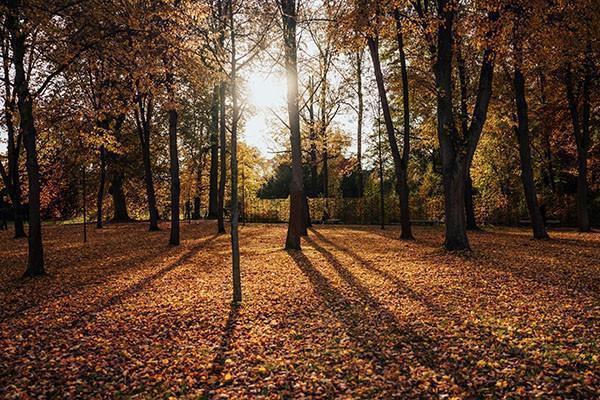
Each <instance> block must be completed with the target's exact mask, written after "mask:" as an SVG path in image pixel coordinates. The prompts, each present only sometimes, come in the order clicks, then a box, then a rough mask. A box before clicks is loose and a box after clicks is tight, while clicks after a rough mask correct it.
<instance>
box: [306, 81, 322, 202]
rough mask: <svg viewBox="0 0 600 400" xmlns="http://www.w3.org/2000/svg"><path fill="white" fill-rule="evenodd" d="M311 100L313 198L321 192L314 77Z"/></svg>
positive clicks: (311, 185)
mask: <svg viewBox="0 0 600 400" xmlns="http://www.w3.org/2000/svg"><path fill="white" fill-rule="evenodd" d="M308 85H309V88H308V90H309V99H308V117H309V124H310V126H309V127H308V129H309V131H308V140H309V142H310V152H309V155H310V190H309V192H310V193H311V194H312V196H317V195H318V194H319V192H320V190H319V189H318V186H319V172H318V170H317V164H318V160H317V131H316V129H315V101H314V95H315V93H314V82H313V78H312V76H311V77H310V79H309V83H308Z"/></svg>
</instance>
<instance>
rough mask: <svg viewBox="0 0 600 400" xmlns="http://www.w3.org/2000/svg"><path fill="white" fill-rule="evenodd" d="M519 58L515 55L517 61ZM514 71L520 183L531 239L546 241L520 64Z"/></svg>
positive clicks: (546, 235)
mask: <svg viewBox="0 0 600 400" xmlns="http://www.w3.org/2000/svg"><path fill="white" fill-rule="evenodd" d="M518 58H519V56H518V55H517V59H518ZM515 64H516V65H515V71H514V78H513V85H514V91H515V105H516V108H517V127H516V128H515V134H516V135H517V139H518V142H519V156H520V161H521V181H522V182H523V191H524V193H525V201H526V203H527V209H528V210H529V218H530V219H531V228H532V229H533V237H534V238H536V239H546V238H548V234H547V233H546V227H545V226H544V220H543V219H542V214H541V212H540V209H539V206H538V203H537V198H536V192H535V183H534V181H533V167H532V163H531V149H530V144H529V121H528V116H527V99H526V97H525V77H524V76H523V73H522V72H521V69H520V67H519V64H520V62H519V61H518V60H517V62H516V63H515Z"/></svg>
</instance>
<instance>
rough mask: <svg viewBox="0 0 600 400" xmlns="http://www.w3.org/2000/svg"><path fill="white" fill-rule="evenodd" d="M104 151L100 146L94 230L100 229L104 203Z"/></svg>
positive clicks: (102, 146)
mask: <svg viewBox="0 0 600 400" xmlns="http://www.w3.org/2000/svg"><path fill="white" fill-rule="evenodd" d="M105 153H106V150H105V149H104V145H101V146H100V178H99V183H98V197H97V199H96V228H97V229H102V203H103V201H104V186H105V185H106V154H105Z"/></svg>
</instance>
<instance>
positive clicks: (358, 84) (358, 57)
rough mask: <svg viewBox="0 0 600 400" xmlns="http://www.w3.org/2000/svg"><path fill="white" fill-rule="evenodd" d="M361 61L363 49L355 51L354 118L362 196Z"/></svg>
mask: <svg viewBox="0 0 600 400" xmlns="http://www.w3.org/2000/svg"><path fill="white" fill-rule="evenodd" d="M362 61H363V49H360V50H359V51H358V52H357V53H356V95H357V100H358V106H357V111H356V113H357V118H356V163H357V172H358V196H359V197H362V196H363V193H364V177H363V170H362V127H363V114H364V101H363V91H362V70H363V68H362Z"/></svg>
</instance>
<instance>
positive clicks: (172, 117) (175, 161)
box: [167, 72, 180, 246]
mask: <svg viewBox="0 0 600 400" xmlns="http://www.w3.org/2000/svg"><path fill="white" fill-rule="evenodd" d="M173 79H174V77H173V74H172V73H170V72H168V73H167V85H168V91H169V99H170V102H171V109H169V111H168V114H169V159H170V164H169V172H170V174H171V233H170V236H169V244H170V245H173V246H178V245H179V196H180V182H179V154H178V150H177V117H178V115H177V110H176V109H175V108H173V107H174V103H175V89H174V87H173V85H174V82H173Z"/></svg>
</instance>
